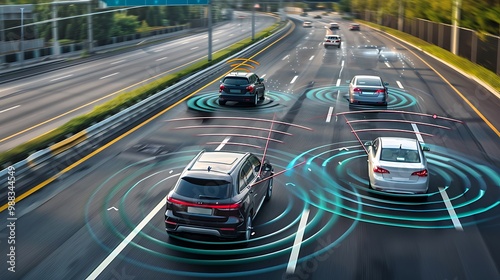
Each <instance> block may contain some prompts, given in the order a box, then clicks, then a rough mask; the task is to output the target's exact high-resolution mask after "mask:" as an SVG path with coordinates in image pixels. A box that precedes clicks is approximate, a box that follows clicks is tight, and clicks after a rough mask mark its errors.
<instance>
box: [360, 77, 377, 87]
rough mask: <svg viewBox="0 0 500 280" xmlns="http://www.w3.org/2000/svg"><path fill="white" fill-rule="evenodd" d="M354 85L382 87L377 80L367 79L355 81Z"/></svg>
mask: <svg viewBox="0 0 500 280" xmlns="http://www.w3.org/2000/svg"><path fill="white" fill-rule="evenodd" d="M356 84H357V85H359V86H375V87H378V86H382V83H381V82H380V80H379V79H367V78H362V79H358V80H357V81H356Z"/></svg>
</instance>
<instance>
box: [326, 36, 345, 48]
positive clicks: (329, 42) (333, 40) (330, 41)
mask: <svg viewBox="0 0 500 280" xmlns="http://www.w3.org/2000/svg"><path fill="white" fill-rule="evenodd" d="M341 44H342V39H341V37H340V35H326V36H325V41H324V42H323V46H324V47H325V48H328V47H330V46H334V47H337V48H340V45H341Z"/></svg>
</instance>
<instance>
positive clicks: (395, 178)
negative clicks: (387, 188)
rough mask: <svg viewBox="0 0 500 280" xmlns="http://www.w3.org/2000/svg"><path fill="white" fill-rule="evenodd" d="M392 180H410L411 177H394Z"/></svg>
mask: <svg viewBox="0 0 500 280" xmlns="http://www.w3.org/2000/svg"><path fill="white" fill-rule="evenodd" d="M392 180H394V181H409V180H410V178H403V177H392Z"/></svg>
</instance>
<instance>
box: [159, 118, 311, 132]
mask: <svg viewBox="0 0 500 280" xmlns="http://www.w3.org/2000/svg"><path fill="white" fill-rule="evenodd" d="M200 119H206V120H209V119H222V120H224V119H231V120H251V121H262V122H271V121H270V120H267V119H258V118H245V117H191V118H178V119H171V120H166V121H167V122H171V121H188V120H200ZM275 123H277V124H283V125H288V126H292V127H297V128H302V129H305V130H309V131H312V130H313V129H312V128H309V127H307V126H302V125H298V124H293V123H287V122H282V121H275Z"/></svg>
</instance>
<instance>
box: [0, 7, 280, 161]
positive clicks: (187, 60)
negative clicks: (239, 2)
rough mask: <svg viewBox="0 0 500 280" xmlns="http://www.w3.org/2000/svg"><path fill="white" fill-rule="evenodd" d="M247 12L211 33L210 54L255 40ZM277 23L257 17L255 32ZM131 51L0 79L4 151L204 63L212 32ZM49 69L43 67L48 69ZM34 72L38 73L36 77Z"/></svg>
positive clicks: (0, 143)
mask: <svg viewBox="0 0 500 280" xmlns="http://www.w3.org/2000/svg"><path fill="white" fill-rule="evenodd" d="M251 22H252V19H251V14H249V13H235V18H234V19H233V20H231V21H229V22H228V23H227V24H223V25H218V26H216V27H214V28H213V31H212V50H213V51H214V52H215V51H218V50H221V49H224V48H226V47H228V46H230V45H231V44H234V43H235V42H238V41H240V40H243V39H245V38H249V37H251V36H252V25H251ZM275 22H276V18H274V17H272V16H270V15H265V14H256V20H255V32H258V31H260V30H262V29H264V28H266V27H268V26H271V25H272V24H273V23H275ZM130 47H131V48H133V51H128V52H123V51H120V52H118V51H116V52H110V53H109V55H108V56H106V57H103V58H101V59H98V60H92V61H89V62H86V63H83V61H84V60H83V59H81V60H82V63H75V61H74V60H73V61H69V62H68V63H67V67H61V66H58V68H57V69H54V70H52V71H45V70H43V72H42V71H41V69H40V68H36V67H34V68H28V69H26V70H25V71H21V72H16V75H17V77H16V79H11V75H8V73H6V74H5V75H2V76H3V78H0V100H2V104H1V106H0V117H1V118H2V123H1V124H0V151H5V150H8V149H10V148H13V147H15V146H16V145H19V144H21V143H24V142H27V141H28V140H30V139H32V138H34V137H36V136H38V135H40V134H42V133H45V132H47V131H49V130H51V129H54V128H57V127H59V126H61V125H62V124H64V123H66V122H67V121H68V120H70V119H71V118H73V117H76V116H79V115H82V114H84V113H86V112H89V111H91V110H92V109H93V108H94V107H95V106H97V105H99V104H102V103H103V102H105V101H107V100H109V99H111V98H113V97H115V96H116V95H118V94H120V93H123V92H126V91H130V90H131V89H133V88H136V87H139V86H141V85H145V84H147V83H153V82H154V81H155V80H157V79H159V78H161V77H163V76H166V75H168V74H172V73H175V72H178V71H180V70H182V69H184V68H186V67H188V66H189V65H191V64H193V63H195V62H198V61H202V60H203V59H206V58H207V55H208V32H206V31H205V32H203V33H199V34H194V35H189V36H185V37H181V38H176V39H167V40H165V41H164V42H163V43H161V44H148V42H147V40H145V41H144V42H142V41H141V42H139V43H137V45H135V46H130ZM44 69H45V68H44ZM33 72H34V73H33Z"/></svg>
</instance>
